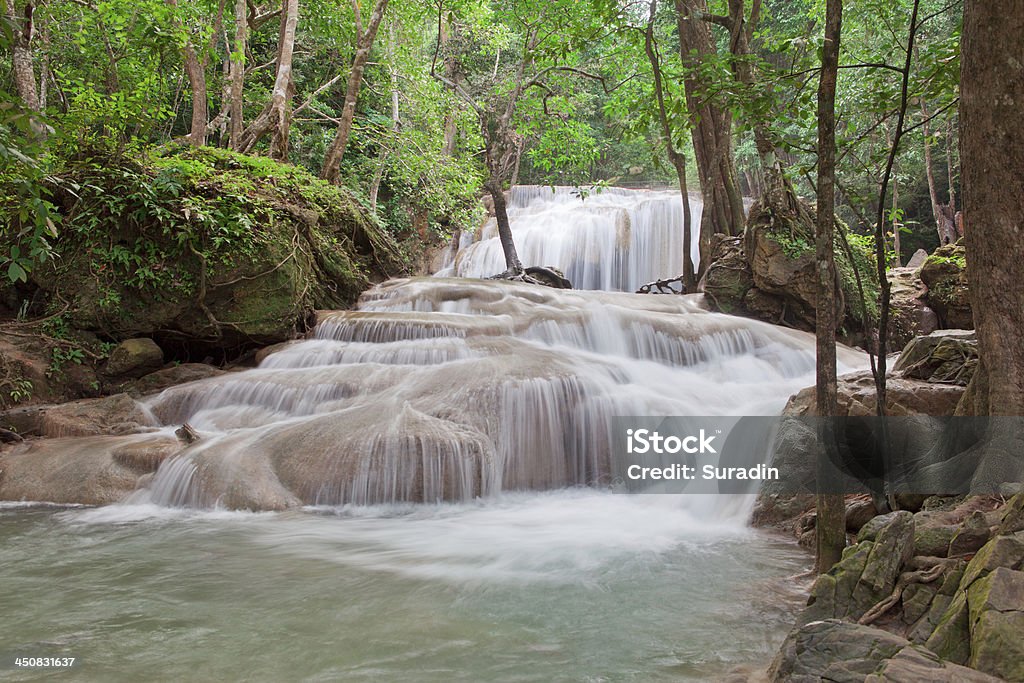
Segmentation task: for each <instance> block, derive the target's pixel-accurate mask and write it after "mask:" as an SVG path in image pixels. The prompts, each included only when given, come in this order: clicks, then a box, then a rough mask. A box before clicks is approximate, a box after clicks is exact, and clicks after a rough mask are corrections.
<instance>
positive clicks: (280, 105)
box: [238, 0, 299, 159]
mask: <svg viewBox="0 0 1024 683" xmlns="http://www.w3.org/2000/svg"><path fill="white" fill-rule="evenodd" d="M281 9H282V11H281V28H280V30H279V32H278V41H277V66H276V72H275V76H274V88H273V90H272V91H271V95H270V102H269V103H268V104H267V106H266V107H265V108H264V109H263V111H262V112H260V115H259V116H257V117H256V119H255V120H253V122H252V123H250V124H249V126H248V127H247V128H246V129H245V130H244V131H242V135H241V138H240V140H239V143H238V147H239V150H240V151H243V152H251V151H252V149H253V148H254V147H255V146H256V143H258V142H259V141H260V140H261V139H262V138H263V136H265V135H266V134H267V133H270V132H273V134H274V138H273V141H272V142H271V145H270V155H271V156H272V157H274V158H276V159H283V158H285V156H286V155H287V152H288V133H289V131H288V128H289V126H290V124H291V113H290V109H291V101H292V95H293V94H294V91H295V89H294V86H293V85H292V57H293V54H294V51H295V27H296V25H297V24H298V21H299V0H282V8H281Z"/></svg>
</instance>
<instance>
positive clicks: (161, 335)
mask: <svg viewBox="0 0 1024 683" xmlns="http://www.w3.org/2000/svg"><path fill="white" fill-rule="evenodd" d="M60 177H61V180H62V185H61V186H62V187H70V186H75V187H78V188H79V190H78V191H77V192H75V193H72V192H60V191H58V192H57V196H56V198H57V200H58V202H59V205H60V206H59V208H60V210H61V213H62V227H61V232H60V237H59V238H58V239H57V240H56V241H55V243H54V250H55V252H56V255H57V257H56V258H54V259H52V260H51V261H50V262H49V263H48V264H47V265H46V266H45V267H42V268H37V269H36V271H35V272H33V273H32V275H31V277H32V282H33V283H34V284H35V285H36V286H37V287H38V288H39V289H40V290H42V291H43V292H44V293H45V296H46V297H47V298H48V299H49V300H50V301H53V302H64V303H65V304H66V311H65V317H66V319H67V321H68V323H69V325H70V326H72V327H74V328H76V329H81V330H88V331H91V332H94V333H96V334H99V335H100V336H102V337H104V338H108V339H113V340H122V339H126V338H130V337H142V336H145V337H150V338H152V339H154V340H155V341H156V342H157V343H158V344H160V346H162V347H164V349H165V350H166V349H168V348H169V347H175V346H183V347H185V348H186V349H187V350H188V351H189V352H192V353H202V352H203V351H204V349H224V348H242V347H251V346H255V345H264V344H271V343H275V342H279V341H283V340H284V339H287V338H289V337H291V336H293V335H294V334H295V332H297V331H301V330H303V329H305V327H306V326H307V324H308V321H309V320H311V317H312V313H313V311H314V310H315V309H317V308H341V307H346V306H348V305H349V304H351V303H352V302H353V301H355V299H356V297H357V296H358V295H359V293H360V292H361V291H362V290H363V289H365V288H366V287H367V286H368V284H369V283H370V282H371V280H373V279H382V278H384V277H386V276H389V275H392V274H397V273H399V272H401V271H402V269H403V258H402V256H401V255H400V253H399V251H398V249H397V247H396V246H395V244H394V242H393V241H392V239H391V237H390V236H389V235H388V234H387V232H386V231H385V230H384V229H383V228H382V227H381V226H380V225H378V224H376V222H375V221H374V220H373V219H372V218H371V217H370V215H369V213H368V212H367V211H366V210H364V209H363V207H362V206H361V205H360V204H359V203H358V201H357V200H356V199H355V197H354V196H353V195H352V194H351V193H350V192H349V191H348V190H346V189H344V188H340V187H335V186H333V185H330V184H328V183H325V182H323V181H321V180H319V179H317V178H315V177H313V176H312V175H311V174H309V173H308V172H306V171H304V170H302V169H299V168H295V167H292V166H289V165H285V164H280V163H278V162H275V161H272V160H270V159H266V158H261V157H250V156H245V155H241V154H235V153H232V152H228V151H225V150H219V149H211V148H201V149H192V148H170V149H143V150H140V151H139V152H137V153H136V154H133V155H131V157H130V158H129V157H127V156H111V155H110V154H108V153H106V152H94V151H88V150H86V151H83V152H82V153H81V155H80V156H79V157H76V158H75V159H74V160H70V161H67V162H66V164H65V166H64V167H63V169H62V170H61V171H60Z"/></svg>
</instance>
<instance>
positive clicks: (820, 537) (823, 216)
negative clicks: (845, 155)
mask: <svg viewBox="0 0 1024 683" xmlns="http://www.w3.org/2000/svg"><path fill="white" fill-rule="evenodd" d="M825 14H826V16H825V42H824V45H823V47H822V58H821V62H822V63H821V80H820V82H819V84H818V188H817V190H818V208H817V212H818V213H817V221H816V222H817V225H816V228H817V229H816V235H815V238H816V239H815V252H816V253H815V258H816V261H817V273H818V302H817V310H816V312H815V338H816V340H817V366H816V384H815V396H816V399H817V408H818V410H817V413H818V416H819V417H820V418H821V428H820V429H821V432H820V433H821V436H822V440H821V445H822V447H823V450H822V452H821V453H819V455H818V457H819V458H826V452H827V451H829V450H831V449H832V448H834V444H835V439H834V438H833V430H834V428H835V423H834V421H833V419H832V418H834V417H835V416H836V415H837V413H838V412H839V409H838V401H837V398H836V270H835V268H836V266H835V251H834V249H833V232H834V230H835V162H836V134H835V117H836V112H835V108H836V79H837V75H838V73H839V38H840V35H841V33H842V17H843V3H842V0H828V2H827V7H826V10H825ZM820 485H823V482H822V483H821V484H820ZM817 504H818V513H817V527H816V528H817V546H818V548H817V550H818V555H817V563H816V568H817V571H818V573H819V574H820V573H823V572H826V571H828V570H829V569H830V568H831V567H832V565H834V564H835V563H836V562H838V561H839V560H840V559H841V558H842V554H843V548H845V547H846V519H845V505H844V502H843V496H842V494H832V493H828V492H819V493H818V500H817Z"/></svg>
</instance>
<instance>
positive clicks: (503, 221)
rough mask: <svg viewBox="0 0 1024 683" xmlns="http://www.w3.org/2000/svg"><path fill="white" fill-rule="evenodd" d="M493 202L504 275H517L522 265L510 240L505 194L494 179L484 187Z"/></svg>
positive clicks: (499, 183) (510, 233)
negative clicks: (502, 255)
mask: <svg viewBox="0 0 1024 683" xmlns="http://www.w3.org/2000/svg"><path fill="white" fill-rule="evenodd" d="M484 187H485V188H486V190H487V191H488V192H489V193H490V195H491V199H492V200H493V201H494V220H495V222H497V224H498V240H499V241H500V242H501V250H502V252H504V254H505V267H506V270H505V273H506V274H508V275H519V274H520V273H522V272H523V264H522V263H520V261H519V254H518V253H517V252H516V244H515V242H514V241H513V240H512V226H511V224H510V223H509V220H508V207H507V206H506V205H505V192H504V190H503V189H502V186H501V182H500V181H499V180H496V179H494V178H490V179H488V181H487V183H486V184H485V186H484Z"/></svg>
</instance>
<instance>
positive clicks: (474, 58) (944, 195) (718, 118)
mask: <svg viewBox="0 0 1024 683" xmlns="http://www.w3.org/2000/svg"><path fill="white" fill-rule="evenodd" d="M3 10H4V11H3V16H4V22H3V34H2V45H0V48H2V50H3V52H4V53H5V55H6V57H7V60H6V61H7V63H8V64H9V65H10V67H11V68H10V69H5V70H4V71H3V72H2V74H0V78H2V79H3V81H4V82H3V85H4V87H3V93H4V94H3V101H2V103H0V104H2V107H3V116H4V124H3V127H2V131H0V155H2V158H3V160H4V170H3V172H2V176H0V187H2V201H3V202H4V204H5V209H6V211H5V214H6V215H5V216H4V218H3V220H4V230H5V232H6V234H7V236H8V237H7V239H5V245H4V247H5V248H4V251H3V253H0V260H2V264H0V265H2V267H3V270H4V271H5V273H6V274H7V275H8V277H9V278H10V279H11V280H23V279H25V277H26V275H27V273H28V272H29V271H31V270H32V269H33V268H34V267H36V266H37V265H38V263H39V262H40V261H41V260H45V258H46V257H47V255H48V254H49V252H50V251H51V249H52V248H53V243H54V241H55V240H56V239H57V235H59V234H60V230H61V223H62V221H66V220H67V219H68V214H69V211H71V212H73V211H81V210H82V207H78V208H77V209H69V207H71V206H72V204H71V203H69V202H68V201H67V200H66V199H65V200H63V201H62V200H61V199H60V198H59V195H61V194H62V193H63V194H66V193H68V192H71V193H73V194H75V195H78V196H82V188H81V187H80V184H81V183H82V178H83V176H82V174H81V173H80V172H79V171H76V170H75V166H76V165H81V164H82V163H85V162H86V160H88V159H92V160H93V161H94V162H95V163H97V164H98V165H100V166H108V165H109V163H108V162H105V161H99V160H100V159H107V158H109V157H118V158H127V159H132V160H135V161H138V162H139V163H144V164H145V163H150V162H149V161H147V160H153V159H159V160H158V161H155V162H153V163H155V164H156V165H157V166H160V167H161V168H162V169H163V170H164V171H168V173H170V172H172V171H173V172H175V173H184V174H186V175H188V174H192V176H193V180H196V178H195V177H194V176H196V175H202V173H204V170H203V168H204V163H205V162H200V161H198V160H197V158H195V157H194V158H192V159H191V160H189V157H187V156H181V153H180V152H179V151H177V150H180V148H181V146H183V145H191V146H204V145H205V146H210V147H218V148H223V149H228V150H235V151H237V152H240V153H244V154H247V155H251V156H260V157H271V158H273V159H277V160H280V161H285V162H288V163H290V164H294V165H296V166H298V167H301V168H304V169H306V170H308V171H309V172H310V174H312V175H315V176H319V177H320V178H323V179H325V180H327V181H329V182H331V183H334V184H337V185H340V186H343V187H345V188H347V189H348V190H350V191H351V193H352V194H353V196H354V197H355V198H356V200H357V201H358V202H359V203H360V204H362V205H363V206H364V207H365V208H366V209H367V210H369V212H370V213H371V214H372V216H374V217H375V220H376V221H378V223H379V225H380V226H381V227H382V228H383V229H384V230H386V231H387V232H389V233H390V234H392V235H394V236H398V237H400V238H405V239H409V238H412V239H414V240H415V241H419V242H432V241H436V240H437V238H438V237H447V236H449V235H451V234H452V233H454V232H455V231H457V230H467V229H475V228H476V227H477V225H478V224H479V221H480V218H481V213H482V209H481V208H480V206H481V204H480V201H479V198H480V196H481V194H482V193H484V191H485V190H487V189H498V190H501V189H507V188H508V186H509V185H511V184H515V183H520V184H523V183H537V184H560V185H577V184H578V185H590V184H597V185H599V186H600V185H601V184H617V185H625V186H636V187H649V186H676V185H677V183H681V184H682V186H683V188H684V189H688V190H693V191H699V190H701V189H703V191H704V195H705V203H706V204H708V205H712V206H714V205H722V206H724V207H725V208H724V213H723V211H718V213H717V216H718V217H717V218H716V217H715V215H710V216H709V214H715V212H714V211H706V212H705V221H704V222H705V223H706V224H707V223H709V221H710V222H711V224H708V225H704V226H702V227H701V236H702V237H701V238H702V239H704V240H706V239H707V238H708V237H709V235H710V234H711V233H712V232H725V233H729V234H736V233H738V232H740V231H741V230H742V226H741V225H736V223H737V222H739V223H742V219H740V220H739V221H737V220H736V219H735V218H732V217H731V216H730V214H729V211H728V201H729V200H730V199H731V201H733V202H735V200H736V196H737V194H736V193H739V194H741V195H745V196H752V195H756V194H757V193H758V192H759V190H761V189H762V188H763V187H764V185H765V168H766V164H775V163H778V164H779V166H780V168H781V170H782V172H783V173H785V175H786V177H787V178H788V179H789V181H790V182H792V183H793V185H794V187H795V188H796V190H797V193H798V194H800V195H802V196H807V197H811V196H813V195H814V192H815V190H814V182H813V177H814V174H815V166H816V163H817V154H816V135H817V117H816V99H815V91H816V88H817V77H818V73H819V70H820V59H821V57H820V55H821V48H822V44H823V35H824V33H823V26H824V14H825V3H824V0H800V1H798V2H781V1H779V0H766V1H764V2H762V1H760V0H754V1H752V2H743V1H742V0H729V1H728V2H725V1H724V0H710V1H709V2H705V0H676V2H675V3H674V4H672V3H658V2H657V1H656V0H653V1H651V2H642V3H641V2H629V3H626V2H622V3H619V2H608V1H607V0H593V1H592V2H575V1H569V0H556V1H554V2H550V1H549V2H539V1H537V0H509V1H508V2H500V3H491V2H486V1H484V2H479V1H477V0H440V1H438V2H428V1H426V0H390V2H389V0H376V3H375V4H373V3H368V2H365V0H364V2H363V3H360V2H359V1H358V0H355V1H353V2H351V3H347V2H337V1H333V0H332V1H326V2H303V1H300V0H283V2H282V3H280V4H277V3H256V2H252V0H237V1H235V2H228V0H219V1H206V0H132V1H131V2H128V1H127V0H105V1H99V0H95V1H94V0H48V1H46V2H21V1H14V0H7V2H5V3H4V7H3ZM961 12H962V7H961V3H959V2H946V1H945V0H925V1H923V2H911V1H910V0H898V1H896V2H890V1H885V2H882V1H876V0H864V1H861V2H856V3H850V6H849V7H847V8H846V12H845V16H844V23H843V35H842V49H841V55H840V77H839V79H838V92H837V119H836V131H837V132H836V135H837V158H836V189H837V200H838V203H837V215H838V216H839V217H841V218H842V219H843V220H844V221H845V222H846V223H848V224H849V225H850V227H851V230H852V232H853V233H854V234H857V233H863V234H869V233H871V232H872V230H873V229H874V227H875V224H876V223H877V220H876V218H875V217H876V215H878V214H879V203H880V202H884V207H883V210H882V212H881V215H882V216H883V221H884V222H885V225H884V226H883V227H884V230H885V234H886V235H887V239H888V241H889V244H890V248H891V249H892V250H893V253H892V254H891V255H890V261H891V263H892V264H893V265H896V264H898V263H902V262H906V260H907V259H909V257H910V256H911V254H913V253H914V252H915V250H917V249H919V248H923V249H926V250H929V251H931V250H932V249H933V248H934V247H935V246H937V245H938V244H939V243H940V242H949V241H951V240H954V239H955V238H956V236H957V233H956V215H957V211H958V206H957V197H958V184H959V162H958V154H957V149H958V138H957V135H958V133H957V95H958V81H959V74H960V64H959V45H960V26H961ZM912 13H916V16H917V22H916V24H915V26H914V27H913V28H914V30H913V31H912V32H911V31H910V30H909V29H910V22H911V14H912ZM908 33H913V34H914V40H913V43H912V48H911V49H912V54H910V55H909V58H908V55H907V49H908ZM904 62H906V63H907V64H909V73H908V84H907V85H908V96H909V97H908V99H907V102H906V104H907V105H908V106H907V107H906V121H905V123H904V124H903V131H904V132H903V133H902V141H901V144H900V145H899V147H898V151H897V154H896V156H895V158H894V163H893V167H892V177H891V181H890V187H889V192H888V193H887V196H886V197H884V198H880V193H879V183H880V178H881V176H882V174H883V171H884V169H885V167H886V164H887V161H888V155H889V151H890V149H891V148H892V145H893V140H894V136H895V135H896V131H897V123H898V120H899V119H900V116H899V111H900V106H901V85H902V80H903V79H902V70H903V69H904ZM766 150H767V151H770V152H771V153H773V154H774V155H775V157H774V158H773V159H770V160H766V158H765V152H766ZM172 159H177V161H172ZM713 167H724V168H725V171H724V172H721V171H719V172H715V171H712V170H710V169H712V168H713ZM172 176H173V174H172V175H168V174H167V173H165V174H164V175H162V176H160V177H161V178H162V179H163V180H164V181H166V182H164V183H163V184H162V185H158V186H157V187H155V188H153V191H154V192H157V193H158V194H159V193H162V192H164V193H166V192H172V193H173V192H174V191H175V184H174V182H173V177H172ZM198 180H199V181H201V178H199V179H198ZM723 182H724V183H725V186H723V185H722V183H723ZM716 187H717V188H719V190H718V193H717V196H715V195H714V193H715V192H716ZM721 187H726V190H727V192H726V193H725V194H728V195H729V199H726V200H723V198H722V196H723V192H722V191H720V190H721ZM85 191H86V192H88V188H85ZM492 194H493V192H492ZM182 211H187V207H184V208H182ZM188 214H189V215H187V216H186V217H185V221H186V222H194V221H197V220H204V219H205V217H204V216H203V215H202V212H201V211H199V210H198V209H197V210H196V211H192V212H188ZM214 219H216V220H220V222H222V223H227V224H230V223H231V222H232V221H231V219H230V216H219V217H215V218H214ZM214 219H211V220H214ZM715 221H717V222H718V224H714V223H715ZM80 223H81V221H80V220H79V224H80ZM723 223H724V224H723ZM729 223H732V224H731V225H729ZM236 227H238V228H239V230H244V226H240V227H239V226H236ZM228 232H230V230H228ZM12 235H16V236H17V239H11V236H12ZM694 236H695V238H696V227H695V229H694ZM224 239H231V235H230V234H228V235H226V236H224ZM133 256H139V255H131V254H129V255H123V257H124V258H132V257H133ZM141 256H144V255H141ZM698 274H699V273H698Z"/></svg>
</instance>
